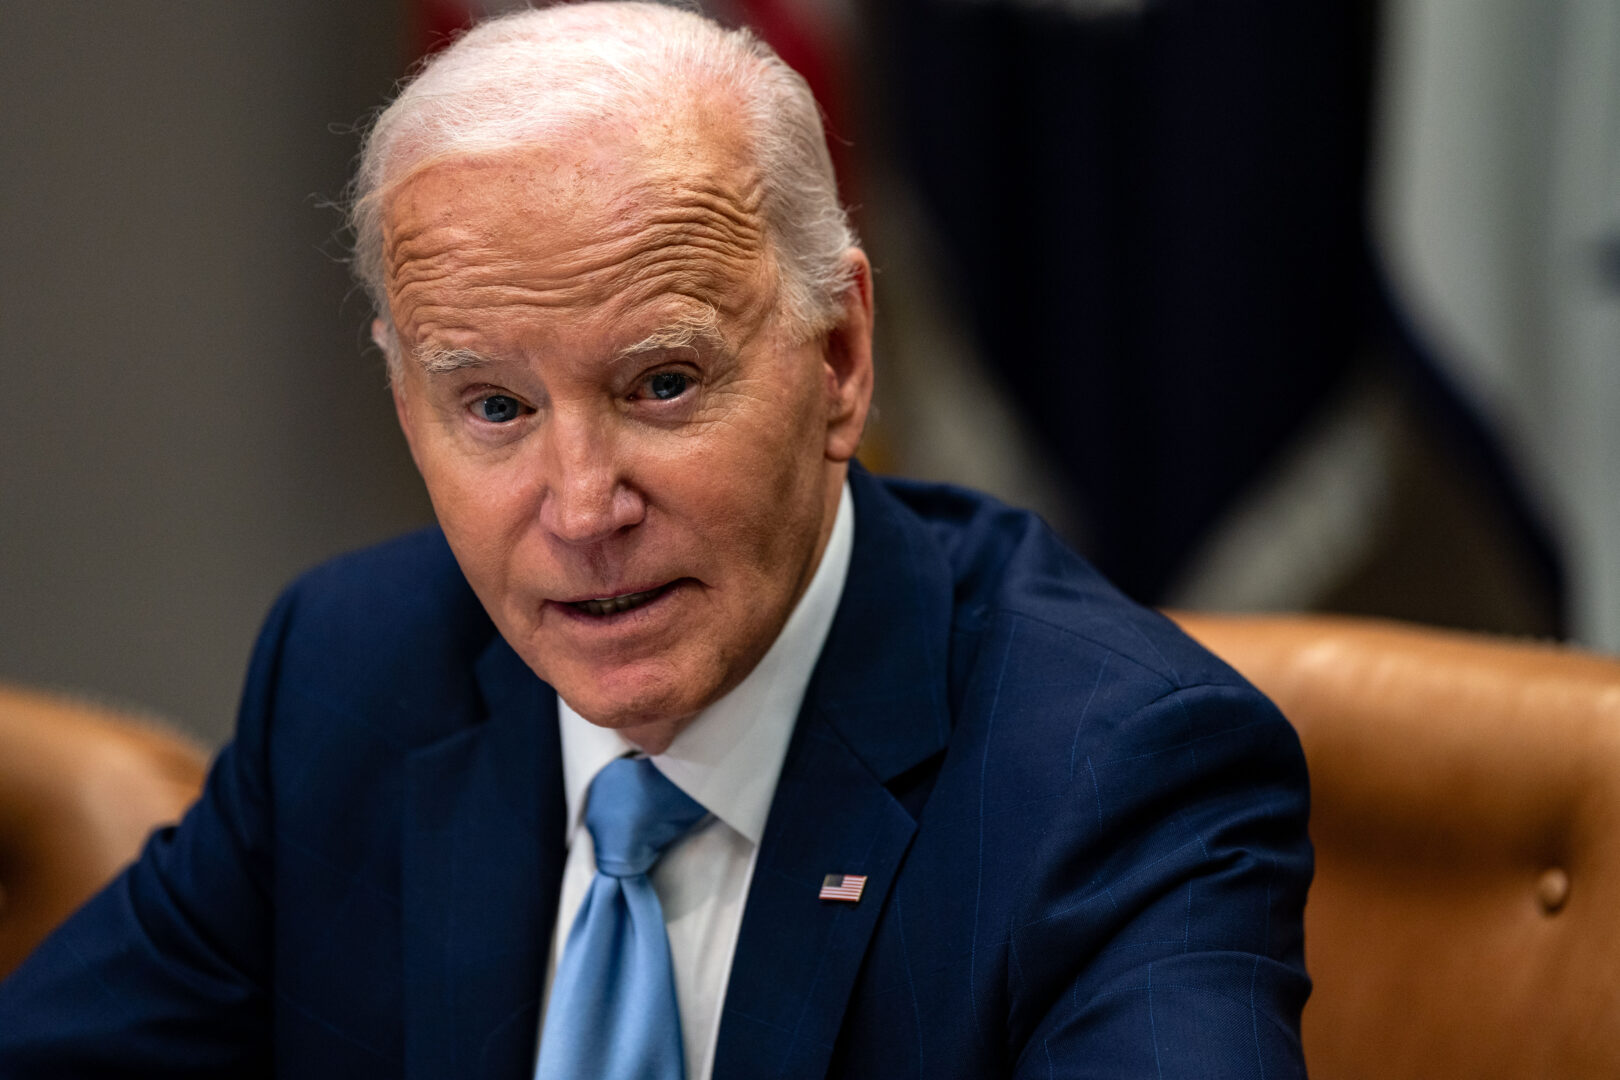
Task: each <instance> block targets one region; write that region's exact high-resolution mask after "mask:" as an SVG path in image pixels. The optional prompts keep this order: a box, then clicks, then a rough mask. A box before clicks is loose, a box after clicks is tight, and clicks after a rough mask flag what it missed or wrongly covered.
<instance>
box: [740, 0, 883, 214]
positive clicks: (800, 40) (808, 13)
mask: <svg viewBox="0 0 1620 1080" xmlns="http://www.w3.org/2000/svg"><path fill="white" fill-rule="evenodd" d="M737 8H738V11H739V12H740V13H741V14H742V16H743V19H744V21H745V22H746V23H747V24H748V25H749V26H751V27H752V28H753V29H754V32H755V33H757V34H758V35H759V36H760V37H762V38H764V39H765V41H766V42H767V43H768V44H769V45H770V47H771V48H773V49H775V50H776V55H778V56H780V57H781V58H782V59H783V61H784V62H786V64H787V65H788V67H790V68H792V69H793V70H794V71H797V72H798V73H799V74H800V75H803V76H804V81H805V82H807V83H809V84H810V92H811V93H813V94H815V96H816V101H817V102H818V103H819V104H820V105H821V111H822V116H823V122H824V123H825V125H826V127H827V136H828V138H827V146H828V149H829V150H830V151H831V152H832V159H833V168H834V169H836V170H837V172H838V186H839V189H840V193H841V194H842V196H843V201H844V203H845V205H848V204H850V203H853V202H855V198H854V189H855V167H854V166H855V154H854V150H853V147H851V146H850V144H849V142H848V139H847V133H848V132H849V130H850V129H849V124H848V119H849V114H848V111H847V108H846V105H847V96H846V90H847V88H848V86H849V71H848V69H847V68H846V67H845V66H844V65H843V64H842V63H840V57H842V56H846V55H848V52H849V50H848V49H847V48H841V47H840V45H841V44H842V43H841V42H839V41H838V32H839V28H838V27H837V26H836V25H835V24H834V23H833V21H832V20H830V19H827V18H817V17H816V16H815V15H814V14H812V12H813V10H814V8H813V6H812V5H808V4H804V3H792V2H791V0H740V2H739V3H738V4H737Z"/></svg>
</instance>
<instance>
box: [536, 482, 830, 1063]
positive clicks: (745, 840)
mask: <svg viewBox="0 0 1620 1080" xmlns="http://www.w3.org/2000/svg"><path fill="white" fill-rule="evenodd" d="M854 538H855V509H854V506H853V505H852V503H851V501H850V494H849V485H848V484H846V485H845V486H844V491H843V494H842V496H841V497H840V499H839V502H838V514H837V517H836V518H835V519H834V522H833V530H832V534H831V536H830V537H829V538H828V540H827V548H826V550H825V551H824V552H823V553H822V557H821V563H820V565H818V566H817V567H816V572H815V574H814V576H813V577H812V578H811V580H810V585H809V587H808V588H807V589H805V592H804V595H803V596H802V597H800V598H799V602H798V604H797V605H796V606H795V607H794V609H793V613H792V614H791V615H789V616H788V620H787V623H786V624H785V625H784V626H783V627H782V632H781V633H780V634H779V635H777V638H776V641H775V642H774V643H773V644H772V645H771V647H770V650H769V651H768V652H766V654H765V656H764V658H763V659H761V660H760V662H759V664H758V665H757V666H756V667H755V668H754V670H753V671H751V672H749V674H748V676H747V677H746V678H745V679H743V681H742V682H741V683H739V684H738V685H737V687H736V689H734V690H732V691H731V692H730V693H729V694H727V695H726V696H725V697H723V698H721V699H720V700H719V701H716V702H715V703H714V704H713V705H710V706H709V707H708V708H707V709H704V710H703V712H701V713H699V714H698V716H697V717H696V718H695V719H694V720H693V721H692V723H691V724H689V725H688V726H687V727H686V728H685V730H683V731H682V732H681V733H680V734H679V735H677V736H676V737H675V740H674V741H673V742H672V743H670V746H669V749H668V750H666V751H664V753H662V754H658V755H656V756H655V757H653V759H652V761H653V764H654V765H656V766H657V767H658V770H659V771H660V772H662V773H663V774H664V775H665V776H666V777H668V778H669V779H670V780H671V781H672V782H674V784H675V786H677V787H679V788H680V789H681V790H682V791H684V792H686V794H688V795H690V796H691V797H692V798H693V799H695V800H697V802H698V803H700V804H701V805H702V806H703V808H704V809H705V810H707V811H709V815H708V816H707V817H705V818H704V819H703V820H702V821H700V822H698V824H697V825H695V826H694V827H693V828H692V830H691V831H690V832H688V833H687V834H686V836H685V837H683V838H682V839H680V840H677V841H676V842H675V844H674V845H673V846H672V847H670V848H669V849H668V850H667V851H666V852H665V853H664V856H663V858H661V859H660V860H659V861H658V865H656V866H655V867H653V871H652V875H651V878H652V885H653V890H654V891H655V892H657V894H658V900H659V903H660V904H662V905H663V909H664V925H665V927H666V928H667V930H668V931H669V952H670V959H671V961H672V963H673V965H674V968H675V995H676V998H677V1004H678V1006H679V1011H680V1017H681V1040H682V1044H683V1047H684V1049H685V1052H686V1077H687V1080H709V1077H710V1075H711V1073H712V1072H713V1070H714V1050H715V1043H716V1040H717V1038H718V1036H719V1033H720V1008H721V1005H722V1004H723V1003H724V1002H725V998H726V984H727V982H728V981H729V980H730V977H731V958H732V954H733V953H734V952H735V951H736V949H737V935H738V932H739V930H740V929H741V927H742V914H743V904H744V902H745V901H746V900H747V898H748V886H749V883H750V882H751V881H752V880H753V877H754V858H755V856H756V855H757V854H758V851H759V842H760V838H761V837H762V836H763V835H764V833H765V818H766V816H767V815H768V814H769V813H770V809H771V798H772V797H773V796H774V795H775V794H776V781H777V777H778V776H779V775H780V774H781V771H782V761H783V759H784V758H785V757H786V756H787V748H788V741H789V739H790V738H791V737H792V735H793V725H794V722H795V721H796V720H797V719H798V715H799V706H800V705H801V704H802V703H803V701H804V692H805V688H806V687H807V686H808V684H809V682H810V673H811V671H812V670H813V669H814V667H815V664H816V658H817V657H818V656H820V655H821V647H822V645H823V644H824V643H825V642H826V640H827V632H828V630H829V629H831V627H832V621H833V615H834V614H835V613H836V611H837V610H838V600H839V598H840V597H841V596H842V595H843V592H844V579H845V577H846V576H847V575H848V573H849V560H850V554H851V551H852V550H853V547H854ZM557 719H558V722H559V724H560V727H561V732H562V756H563V783H564V787H565V791H566V795H567V799H568V861H567V863H566V864H565V865H564V867H563V878H562V893H561V897H560V902H559V903H558V906H557V925H556V928H555V929H554V930H553V932H552V935H551V957H550V960H549V962H548V964H547V966H546V998H547V1002H548V1004H549V1000H550V997H551V983H552V980H553V979H554V978H555V977H556V974H557V962H558V960H559V959H560V958H561V956H562V950H563V947H564V945H565V944H566V943H567V941H568V932H569V930H571V929H572V928H573V925H574V916H575V914H577V913H578V911H579V905H580V904H581V903H582V902H583V901H584V899H585V893H586V892H587V891H588V890H589V889H590V884H591V880H592V878H593V877H594V876H595V874H596V855H595V851H594V846H593V844H592V843H591V834H590V830H589V829H586V828H583V827H582V826H583V824H584V816H585V800H586V796H587V794H588V792H589V790H590V786H591V781H592V780H594V779H595V778H596V774H597V772H599V771H600V770H601V768H602V767H603V766H604V765H606V764H607V763H608V762H610V761H612V760H613V759H615V758H618V757H622V756H624V754H625V753H626V752H628V751H633V750H634V749H635V748H634V747H633V746H631V745H630V744H629V743H628V742H626V741H625V740H624V739H622V738H621V737H620V736H619V734H618V733H617V732H615V731H613V730H611V729H609V728H602V727H598V726H596V725H595V724H593V723H591V722H590V721H588V720H586V719H585V718H584V717H582V716H580V715H579V714H578V713H577V712H575V711H574V710H573V708H572V707H570V706H569V705H568V703H567V702H565V701H563V700H561V699H560V698H559V700H558V702H557ZM540 1022H541V1030H542V1031H544V1030H545V1010H544V1009H542V1010H541V1015H540Z"/></svg>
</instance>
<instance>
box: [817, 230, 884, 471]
mask: <svg viewBox="0 0 1620 1080" xmlns="http://www.w3.org/2000/svg"><path fill="white" fill-rule="evenodd" d="M844 259H845V261H846V262H847V263H848V264H849V266H850V270H851V274H850V284H849V288H848V289H846V290H845V291H844V311H843V316H842V317H841V318H840V320H839V321H838V324H837V325H835V326H834V327H833V328H832V329H831V330H829V331H828V332H827V339H826V344H825V346H824V348H823V351H822V363H823V367H824V369H825V372H826V376H827V459H828V460H829V461H839V462H842V461H848V460H849V459H850V458H852V457H854V456H855V451H856V450H857V449H858V448H859V447H860V445H861V433H862V432H863V431H865V430H866V414H867V412H868V411H869V410H870V409H871V407H872V264H871V263H869V262H868V261H867V259H866V253H865V252H864V251H861V250H860V249H859V248H851V249H850V250H849V251H847V252H845V254H844Z"/></svg>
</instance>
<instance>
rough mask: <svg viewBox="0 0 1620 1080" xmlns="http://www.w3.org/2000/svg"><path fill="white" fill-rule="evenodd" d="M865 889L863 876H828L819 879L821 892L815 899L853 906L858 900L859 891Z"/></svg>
mask: <svg viewBox="0 0 1620 1080" xmlns="http://www.w3.org/2000/svg"><path fill="white" fill-rule="evenodd" d="M865 888H866V875H865V874H828V875H827V876H826V877H824V878H822V879H821V892H820V893H818V894H817V898H818V899H821V900H845V901H848V902H849V903H851V904H853V903H855V902H857V901H859V900H860V898H861V890H863V889H865Z"/></svg>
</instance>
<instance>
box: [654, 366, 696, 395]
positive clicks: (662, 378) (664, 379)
mask: <svg viewBox="0 0 1620 1080" xmlns="http://www.w3.org/2000/svg"><path fill="white" fill-rule="evenodd" d="M691 384H692V380H691V379H690V378H689V377H687V376H685V375H683V374H681V373H680V372H678V371H660V372H659V373H658V374H656V375H654V376H652V377H651V378H649V379H648V380H647V392H648V393H649V394H651V395H652V396H653V397H655V398H657V399H658V400H659V401H668V400H670V399H671V398H678V397H680V396H681V395H682V394H684V393H686V388H687V387H688V386H690V385H691Z"/></svg>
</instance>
